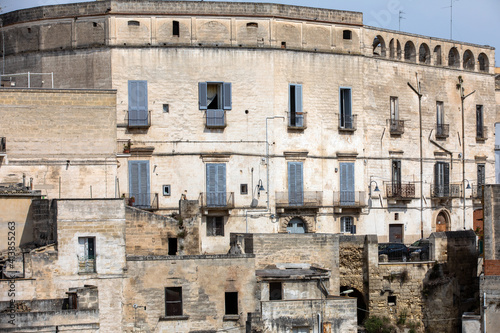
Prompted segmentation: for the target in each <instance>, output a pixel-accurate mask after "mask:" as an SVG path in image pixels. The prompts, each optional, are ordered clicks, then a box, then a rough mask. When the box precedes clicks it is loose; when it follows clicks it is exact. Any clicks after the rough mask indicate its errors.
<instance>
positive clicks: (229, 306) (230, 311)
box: [225, 292, 238, 315]
mask: <svg viewBox="0 0 500 333" xmlns="http://www.w3.org/2000/svg"><path fill="white" fill-rule="evenodd" d="M225 299H226V314H227V315H237V314H238V292H226V297H225Z"/></svg>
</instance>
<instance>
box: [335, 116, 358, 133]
mask: <svg viewBox="0 0 500 333" xmlns="http://www.w3.org/2000/svg"><path fill="white" fill-rule="evenodd" d="M357 119H358V115H356V114H353V115H343V114H339V131H340V132H354V131H355V130H356V128H357V127H356V126H357V122H358V121H357Z"/></svg>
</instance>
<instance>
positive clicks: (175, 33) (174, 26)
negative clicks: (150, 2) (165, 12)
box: [172, 21, 179, 37]
mask: <svg viewBox="0 0 500 333" xmlns="http://www.w3.org/2000/svg"><path fill="white" fill-rule="evenodd" d="M172 35H173V36H177V37H179V21H172Z"/></svg>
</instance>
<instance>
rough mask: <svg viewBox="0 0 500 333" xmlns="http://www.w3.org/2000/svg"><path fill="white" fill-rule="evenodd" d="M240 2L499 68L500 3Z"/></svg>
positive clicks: (10, 0)
mask: <svg viewBox="0 0 500 333" xmlns="http://www.w3.org/2000/svg"><path fill="white" fill-rule="evenodd" d="M87 1H94V0H87ZM74 2H86V1H85V0H80V1H74V0H73V1H72V0H0V6H1V7H2V13H6V12H10V11H13V10H18V9H23V8H30V7H38V6H46V5H55V4H64V3H74ZM239 2H272V3H282V4H287V5H295V6H307V7H317V8H328V9H340V10H350V11H357V12H362V13H363V22H364V24H366V25H370V26H374V27H380V28H385V29H391V30H399V25H400V24H401V31H404V32H410V33H415V34H420V35H424V36H431V37H439V38H446V39H450V38H451V39H454V40H457V41H460V42H468V43H473V44H479V45H490V46H493V47H495V48H496V52H495V53H496V66H497V67H500V17H499V16H500V0H309V1H306V0H280V1H265V0H264V1H262V0H261V1H255V0H254V1H248V0H239ZM451 8H453V16H451ZM400 11H401V12H402V14H401V16H402V19H401V20H400V19H399V16H400V13H399V12H400ZM451 18H452V20H451ZM451 22H452V24H451ZM451 28H452V29H451Z"/></svg>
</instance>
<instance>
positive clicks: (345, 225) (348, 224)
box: [340, 216, 356, 234]
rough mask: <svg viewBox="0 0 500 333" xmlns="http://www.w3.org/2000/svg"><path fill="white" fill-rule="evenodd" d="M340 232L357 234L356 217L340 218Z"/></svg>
mask: <svg viewBox="0 0 500 333" xmlns="http://www.w3.org/2000/svg"><path fill="white" fill-rule="evenodd" d="M340 232H343V233H351V234H355V233H356V232H355V228H354V219H353V218H352V216H342V217H341V218H340Z"/></svg>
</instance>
